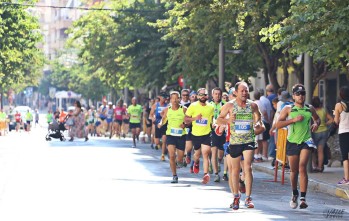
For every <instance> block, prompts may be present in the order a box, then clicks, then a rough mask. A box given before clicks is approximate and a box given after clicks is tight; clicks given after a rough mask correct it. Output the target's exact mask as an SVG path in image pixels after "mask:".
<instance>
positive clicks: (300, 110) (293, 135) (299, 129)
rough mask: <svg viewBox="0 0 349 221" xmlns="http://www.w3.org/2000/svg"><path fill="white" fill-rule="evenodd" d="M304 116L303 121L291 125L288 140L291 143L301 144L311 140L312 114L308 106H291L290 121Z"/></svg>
mask: <svg viewBox="0 0 349 221" xmlns="http://www.w3.org/2000/svg"><path fill="white" fill-rule="evenodd" d="M298 115H303V117H304V119H303V120H302V121H299V122H296V123H293V124H290V125H289V130H288V136H287V140H288V141H289V142H291V143H296V144H301V143H304V142H307V141H308V140H310V139H311V131H310V123H311V117H312V113H311V110H310V108H309V107H308V106H307V105H304V106H303V107H297V106H295V105H292V106H291V112H290V115H289V117H290V119H293V118H295V117H297V116H298Z"/></svg>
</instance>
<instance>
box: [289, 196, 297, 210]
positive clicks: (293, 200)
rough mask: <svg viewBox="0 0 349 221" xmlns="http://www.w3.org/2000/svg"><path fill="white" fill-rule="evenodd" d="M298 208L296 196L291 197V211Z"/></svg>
mask: <svg viewBox="0 0 349 221" xmlns="http://www.w3.org/2000/svg"><path fill="white" fill-rule="evenodd" d="M297 206H298V195H292V198H291V201H290V207H291V208H292V209H296V208H297Z"/></svg>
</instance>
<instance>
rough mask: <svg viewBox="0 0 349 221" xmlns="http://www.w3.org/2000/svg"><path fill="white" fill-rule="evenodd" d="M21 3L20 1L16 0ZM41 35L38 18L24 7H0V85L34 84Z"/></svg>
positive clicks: (38, 63)
mask: <svg viewBox="0 0 349 221" xmlns="http://www.w3.org/2000/svg"><path fill="white" fill-rule="evenodd" d="M19 2H21V1H19ZM41 39H42V36H41V34H40V32H39V23H38V20H37V18H35V17H34V16H32V15H31V14H30V13H29V12H28V11H27V9H26V8H25V7H20V6H15V5H2V7H1V8H0V88H2V89H8V88H10V87H11V88H14V89H16V88H17V89H18V88H23V87H26V86H29V85H37V84H38V80H39V78H40V76H41V72H40V69H41V68H42V66H43V63H44V61H43V54H42V52H41V51H40V50H39V49H37V47H36V46H37V44H38V43H39V42H40V41H41Z"/></svg>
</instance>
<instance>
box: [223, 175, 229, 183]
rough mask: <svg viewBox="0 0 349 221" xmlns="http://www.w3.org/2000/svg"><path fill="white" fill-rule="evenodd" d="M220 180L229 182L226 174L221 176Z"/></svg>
mask: <svg viewBox="0 0 349 221" xmlns="http://www.w3.org/2000/svg"><path fill="white" fill-rule="evenodd" d="M222 179H223V180H224V181H229V178H228V174H226V173H225V174H223V177H222Z"/></svg>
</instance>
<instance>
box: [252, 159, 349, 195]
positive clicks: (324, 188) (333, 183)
mask: <svg viewBox="0 0 349 221" xmlns="http://www.w3.org/2000/svg"><path fill="white" fill-rule="evenodd" d="M253 169H255V170H258V171H261V172H265V173H268V174H271V175H273V176H274V171H275V170H274V168H273V167H272V166H271V162H270V161H267V162H262V163H253ZM289 176H290V173H289V172H285V184H287V185H289V183H290V181H289ZM308 177H309V184H308V189H311V190H313V191H319V192H322V193H328V194H330V195H332V196H337V197H340V198H343V199H349V185H342V186H339V185H337V182H338V181H339V180H340V179H342V177H343V167H334V165H332V167H327V166H325V170H324V172H323V173H308ZM277 181H278V185H281V182H280V181H281V169H279V170H278V177H277Z"/></svg>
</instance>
